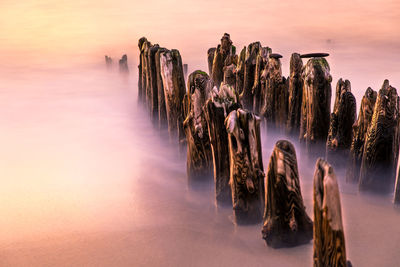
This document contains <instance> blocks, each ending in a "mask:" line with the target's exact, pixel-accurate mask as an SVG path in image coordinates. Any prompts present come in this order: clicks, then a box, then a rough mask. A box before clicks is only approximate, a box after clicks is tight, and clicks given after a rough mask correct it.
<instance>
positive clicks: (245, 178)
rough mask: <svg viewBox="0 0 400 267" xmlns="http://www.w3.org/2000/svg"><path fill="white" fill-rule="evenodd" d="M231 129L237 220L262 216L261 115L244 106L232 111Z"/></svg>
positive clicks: (243, 221)
mask: <svg viewBox="0 0 400 267" xmlns="http://www.w3.org/2000/svg"><path fill="white" fill-rule="evenodd" d="M225 126H226V130H227V132H228V143H229V161H230V184H231V190H232V203H233V214H234V219H235V222H236V223H237V224H253V223H259V222H260V221H261V220H262V210H263V207H264V172H263V170H264V168H263V163H262V153H261V139H260V118H259V117H258V116H256V115H254V114H253V113H251V112H248V111H245V110H243V109H238V110H234V111H232V112H231V113H229V115H228V117H227V118H226V120H225Z"/></svg>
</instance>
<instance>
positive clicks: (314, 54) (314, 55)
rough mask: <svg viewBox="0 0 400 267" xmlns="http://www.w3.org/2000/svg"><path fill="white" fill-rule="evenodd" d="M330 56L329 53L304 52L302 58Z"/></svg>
mask: <svg viewBox="0 0 400 267" xmlns="http://www.w3.org/2000/svg"><path fill="white" fill-rule="evenodd" d="M327 56H329V54H328V53H309V54H302V55H301V56H300V57H301V58H312V57H327Z"/></svg>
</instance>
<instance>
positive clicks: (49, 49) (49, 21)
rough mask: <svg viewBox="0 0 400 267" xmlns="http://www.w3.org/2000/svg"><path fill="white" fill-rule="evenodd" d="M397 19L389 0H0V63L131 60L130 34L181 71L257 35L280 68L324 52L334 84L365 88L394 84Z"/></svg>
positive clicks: (399, 53)
mask: <svg viewBox="0 0 400 267" xmlns="http://www.w3.org/2000/svg"><path fill="white" fill-rule="evenodd" d="M399 25H400V1H397V0H384V1H376V0H374V1H372V0H366V1H361V0H345V1H343V0H340V1H326V0H311V1H296V0H292V1H279V0H273V1H259V0H256V1H252V2H251V3H250V2H248V1H237V0H230V1H210V0H204V1H193V0H186V1H177V0H169V1H168V0H165V1H155V0H148V1H129V0H86V1H83V0H24V1H15V0H2V1H1V2H0V32H1V35H0V52H1V54H2V55H3V60H2V62H0V64H1V65H0V67H1V66H3V67H7V66H30V65H38V64H41V65H45V66H47V65H52V66H59V65H64V63H74V64H76V63H87V62H97V61H102V60H103V55H104V54H109V55H111V56H113V57H120V56H121V55H122V54H123V53H127V54H128V56H129V59H130V63H131V65H136V62H134V61H135V60H136V58H137V47H136V44H137V40H138V38H140V37H141V36H143V35H145V36H146V37H148V39H149V40H151V41H152V42H154V43H156V42H158V43H159V44H161V45H162V46H165V47H168V48H177V49H179V50H180V51H181V54H182V56H183V60H184V61H185V62H187V63H189V68H190V69H194V68H201V69H206V56H205V54H206V51H207V49H208V48H209V47H211V46H215V45H216V44H217V42H218V41H219V39H220V37H221V36H222V34H223V33H224V32H228V33H230V34H231V38H232V40H233V42H234V44H235V45H236V46H237V47H238V48H239V49H241V47H242V46H243V45H246V44H248V43H250V42H252V41H258V40H259V41H261V43H262V44H263V45H264V46H270V47H272V49H273V51H275V52H278V53H281V54H283V55H284V58H283V60H282V61H283V64H284V74H287V69H288V66H287V65H288V64H287V60H288V58H289V56H290V53H292V52H300V53H302V52H320V51H321V52H329V53H331V57H330V58H329V62H330V64H331V68H332V72H333V74H336V77H335V75H334V81H336V80H337V78H339V76H343V77H344V78H349V79H350V80H352V79H353V80H355V82H356V84H357V85H359V86H360V88H361V89H360V90H362V91H364V90H365V88H366V86H367V84H371V85H372V86H375V89H376V87H377V86H378V85H380V84H381V83H382V79H383V78H386V77H387V78H389V79H391V81H392V84H393V85H394V86H396V83H397V86H398V87H399V85H400V29H399ZM363 73H368V74H367V75H368V79H369V80H371V81H368V82H367V81H365V80H364V79H365V74H363ZM353 87H354V83H353ZM364 87H365V88H364Z"/></svg>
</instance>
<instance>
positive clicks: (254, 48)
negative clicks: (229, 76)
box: [240, 42, 262, 110]
mask: <svg viewBox="0 0 400 267" xmlns="http://www.w3.org/2000/svg"><path fill="white" fill-rule="evenodd" d="M261 48H262V47H261V43H260V42H255V43H251V44H249V46H248V47H247V50H246V57H245V60H244V74H243V91H242V93H241V95H240V98H241V99H240V100H241V102H242V104H243V107H244V108H245V109H247V110H253V102H254V95H253V85H254V80H255V71H256V63H257V55H258V53H259V51H260V49H261Z"/></svg>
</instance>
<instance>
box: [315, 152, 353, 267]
mask: <svg viewBox="0 0 400 267" xmlns="http://www.w3.org/2000/svg"><path fill="white" fill-rule="evenodd" d="M313 192H314V193H313V194H314V256H313V259H314V260H313V262H314V264H313V266H314V267H326V266H330V267H339V266H342V267H345V266H347V261H346V245H345V239H344V230H343V223H342V210H341V209H342V208H341V204H340V194H339V187H338V184H337V180H336V175H335V173H334V171H333V168H332V167H331V166H330V165H329V163H327V162H326V161H325V160H323V159H321V158H319V159H318V160H317V163H316V165H315V172H314V190H313Z"/></svg>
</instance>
